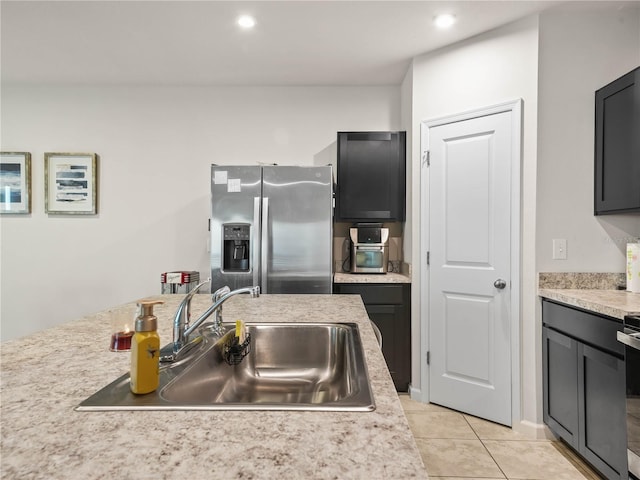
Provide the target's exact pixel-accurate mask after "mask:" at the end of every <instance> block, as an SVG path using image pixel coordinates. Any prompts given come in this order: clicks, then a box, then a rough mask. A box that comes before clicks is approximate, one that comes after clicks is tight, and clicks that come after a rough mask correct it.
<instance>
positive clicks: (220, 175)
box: [213, 170, 227, 185]
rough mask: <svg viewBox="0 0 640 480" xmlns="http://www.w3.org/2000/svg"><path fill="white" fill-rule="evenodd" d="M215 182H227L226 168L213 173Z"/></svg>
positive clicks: (219, 183)
mask: <svg viewBox="0 0 640 480" xmlns="http://www.w3.org/2000/svg"><path fill="white" fill-rule="evenodd" d="M213 183H215V184H216V185H224V184H225V183H227V171H226V170H216V171H215V172H214V173H213Z"/></svg>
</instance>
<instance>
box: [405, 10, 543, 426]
mask: <svg viewBox="0 0 640 480" xmlns="http://www.w3.org/2000/svg"><path fill="white" fill-rule="evenodd" d="M537 54H538V23H537V17H529V18H527V19H524V20H522V21H519V22H516V23H513V24H510V25H507V26H504V27H502V28H499V29H496V30H494V31H491V32H488V33H485V34H483V35H479V36H477V37H474V38H472V39H469V40H468V41H465V42H461V43H459V44H456V45H452V46H450V47H447V48H444V49H441V50H439V51H436V52H434V53H431V54H427V55H424V56H421V57H417V58H415V59H414V62H413V91H414V98H413V110H414V124H413V128H414V131H413V135H414V141H413V152H412V165H413V168H412V172H413V178H412V186H413V194H412V195H413V198H412V201H413V205H414V211H413V216H412V219H411V220H412V223H413V227H412V240H411V242H412V244H413V245H414V246H417V245H420V226H421V218H420V217H421V212H420V209H419V208H417V206H418V205H420V150H419V147H420V142H419V138H420V131H419V123H420V121H422V120H429V119H434V118H438V117H442V116H445V115H452V114H456V113H459V112H464V111H468V110H471V109H476V108H480V107H484V106H489V105H493V104H497V103H502V102H504V101H508V100H514V99H517V98H522V99H523V100H524V121H523V161H522V166H521V168H522V178H523V181H522V192H521V197H522V247H521V249H522V250H521V251H522V266H521V276H522V277H521V286H522V293H523V294H526V295H523V296H522V298H523V305H522V320H521V334H522V337H523V340H522V345H521V355H522V358H521V361H522V372H521V377H522V383H523V388H522V394H523V405H522V416H523V419H525V420H530V421H535V419H536V418H537V411H536V402H535V395H531V391H533V393H535V388H536V383H535V373H536V365H535V350H534V349H535V339H534V332H533V325H534V318H535V317H534V310H535V288H536V284H535V263H534V256H535V243H534V239H535V209H536V204H535V184H536V180H535V174H536V127H537V117H536V112H537V76H538V73H537ZM425 214H426V213H422V215H425ZM419 260H420V252H419V249H418V248H413V249H412V263H413V265H414V269H413V285H412V289H413V290H414V292H419V291H420V288H421V282H422V281H424V280H423V279H422V278H421V274H423V272H421V270H420V269H419V268H417V267H416V266H418V265H420V261H419ZM412 324H413V331H414V332H415V331H419V330H420V325H421V320H420V295H419V294H416V295H414V303H413V304H412ZM421 335H422V339H423V341H424V340H426V338H427V333H426V332H424V331H423V332H422V333H421ZM412 355H413V359H412V360H413V365H414V366H416V365H417V366H418V367H420V366H422V365H424V362H422V361H421V359H420V356H419V355H420V352H419V351H415V349H414V351H413V352H412ZM424 374H425V372H423V371H421V370H418V371H414V372H413V376H412V386H413V387H414V388H415V389H416V390H417V391H420V395H422V396H423V398H425V394H426V393H427V392H426V389H427V385H426V384H424V383H425V379H426V375H424Z"/></svg>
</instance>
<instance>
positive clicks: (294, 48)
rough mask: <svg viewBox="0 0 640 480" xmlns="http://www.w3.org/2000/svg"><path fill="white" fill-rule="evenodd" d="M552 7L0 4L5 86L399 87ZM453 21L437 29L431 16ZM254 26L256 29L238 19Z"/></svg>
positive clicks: (441, 3) (368, 3)
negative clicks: (465, 42)
mask: <svg viewBox="0 0 640 480" xmlns="http://www.w3.org/2000/svg"><path fill="white" fill-rule="evenodd" d="M558 3H559V2H556V1H478V0H476V1H457V2H456V1H327V0H324V1H304V0H299V1H280V2H275V1H226V2H225V1H204V0H202V1H184V0H182V1H180V0H175V1H131V0H127V1H124V0H120V1H87V0H85V1H31V0H23V1H8V0H2V1H1V2H0V5H1V6H0V8H1V10H0V15H1V41H2V47H1V55H2V56H1V67H2V68H1V74H2V76H1V79H2V82H3V83H4V84H10V83H39V84H134V85H149V84H152V85H396V84H399V83H400V82H401V81H402V78H403V77H404V75H405V73H406V71H407V67H408V66H409V62H410V60H411V58H412V57H414V56H416V55H420V54H423V53H426V52H429V51H431V50H434V49H437V48H440V47H443V46H445V45H448V44H451V43H454V42H457V41H459V40H462V39H465V38H469V37H471V36H474V35H477V34H479V33H481V32H484V31H487V30H491V29H493V28H496V27H498V26H500V25H503V24H505V23H509V22H512V21H514V20H517V19H520V18H523V17H525V16H527V15H530V14H532V13H536V12H539V11H541V10H543V9H545V8H549V7H550V6H553V5H556V4H558ZM442 12H452V13H454V14H455V15H456V16H457V18H458V23H457V24H456V25H454V27H453V28H451V29H450V30H448V31H439V30H437V29H436V28H435V27H434V26H433V25H432V18H433V17H434V16H435V15H436V14H438V13H442ZM241 13H250V14H252V15H253V16H255V17H256V20H257V25H256V27H255V28H254V29H253V30H252V31H242V30H241V29H239V28H238V27H237V26H236V24H235V20H236V18H237V16H238V15H239V14H241Z"/></svg>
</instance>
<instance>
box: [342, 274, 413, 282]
mask: <svg viewBox="0 0 640 480" xmlns="http://www.w3.org/2000/svg"><path fill="white" fill-rule="evenodd" d="M333 282H334V283H411V278H410V277H409V276H407V275H404V274H402V273H377V274H376V273H371V274H366V273H335V274H334V275H333Z"/></svg>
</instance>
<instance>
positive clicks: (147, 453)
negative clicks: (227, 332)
mask: <svg viewBox="0 0 640 480" xmlns="http://www.w3.org/2000/svg"><path fill="white" fill-rule="evenodd" d="M182 297H183V296H182V295H161V296H157V297H151V298H154V299H155V298H159V299H163V300H164V301H165V302H166V303H165V305H160V306H157V307H156V315H157V316H158V319H159V329H158V331H159V334H160V337H161V343H162V344H165V343H168V342H170V341H171V318H172V315H173V312H175V310H176V308H177V305H178V303H179V301H180V300H181V299H182ZM210 304H211V301H210V296H209V295H196V296H195V297H194V300H193V304H192V315H193V316H196V315H198V314H199V313H201V312H202V311H204V310H205V309H206V307H207V306H209V305H210ZM123 308H127V309H129V310H130V311H131V312H133V311H134V304H133V303H132V304H127V305H125V306H121V307H118V308H117V309H123ZM224 317H225V320H226V321H233V320H235V319H237V318H242V319H243V320H245V321H247V322H269V321H278V322H282V321H292V322H316V321H329V322H340V321H349V322H356V323H358V324H359V325H360V327H361V328H360V334H361V337H362V341H363V343H364V348H365V355H366V359H367V364H368V369H369V377H370V380H371V386H372V390H373V393H374V397H375V403H376V410H375V411H373V412H353V413H351V412H266V411H264V412H261V411H254V412H231V411H228V412H215V411H191V412H189V411H187V412H185V411H179V412H165V411H137V412H76V411H74V408H75V407H76V406H77V405H78V403H79V402H81V401H82V400H84V399H85V398H86V397H88V396H89V395H91V394H93V393H94V392H95V391H97V390H98V389H100V388H102V387H103V386H105V385H106V384H107V383H109V382H111V381H113V380H115V379H116V378H117V377H118V376H120V375H121V374H122V373H125V372H126V371H127V370H128V368H129V354H128V353H112V352H110V351H109V350H108V343H109V336H110V325H109V320H108V314H106V313H104V312H101V313H99V314H96V315H90V316H87V317H84V318H82V319H79V320H76V321H71V322H68V323H66V324H64V325H60V326H57V327H54V328H52V329H48V330H45V331H42V332H38V333H36V334H33V335H30V336H28V337H25V338H23V339H18V340H13V341H8V342H4V343H3V344H1V345H0V347H1V350H2V370H1V387H0V393H1V397H0V399H1V405H0V411H1V418H2V443H1V447H0V448H1V455H2V459H1V473H2V475H1V476H2V478H7V479H9V478H15V479H18V478H19V479H21V480H22V479H40V478H42V479H68V478H84V479H97V478H101V479H102V478H104V479H117V478H120V479H154V480H156V479H162V478H171V479H175V478H189V479H198V480H200V479H208V478H211V479H214V478H245V479H262V478H264V479H273V478H282V479H301V478H305V479H306V478H309V479H334V478H335V479H349V478H358V479H386V478H389V479H391V478H392V479H396V478H427V474H426V472H425V470H424V466H423V464H422V460H421V458H420V454H419V452H418V450H417V447H416V444H415V441H414V439H413V436H412V435H411V431H410V430H409V426H408V423H407V420H406V418H405V416H404V413H403V411H402V407H401V405H400V401H399V400H398V396H397V394H396V392H395V389H394V387H393V383H392V380H391V377H390V375H389V372H388V370H387V368H386V364H385V362H384V358H383V356H382V353H381V352H380V350H379V348H378V347H377V344H376V339H375V336H374V334H373V330H372V329H371V328H370V326H369V319H368V317H367V314H366V312H365V310H364V306H363V304H362V301H361V300H360V298H359V297H357V296H353V295H333V296H331V295H262V296H261V297H259V298H256V299H251V298H248V297H247V296H244V295H242V296H237V297H234V298H232V299H230V300H229V301H228V302H227V303H226V304H225V307H224Z"/></svg>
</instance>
